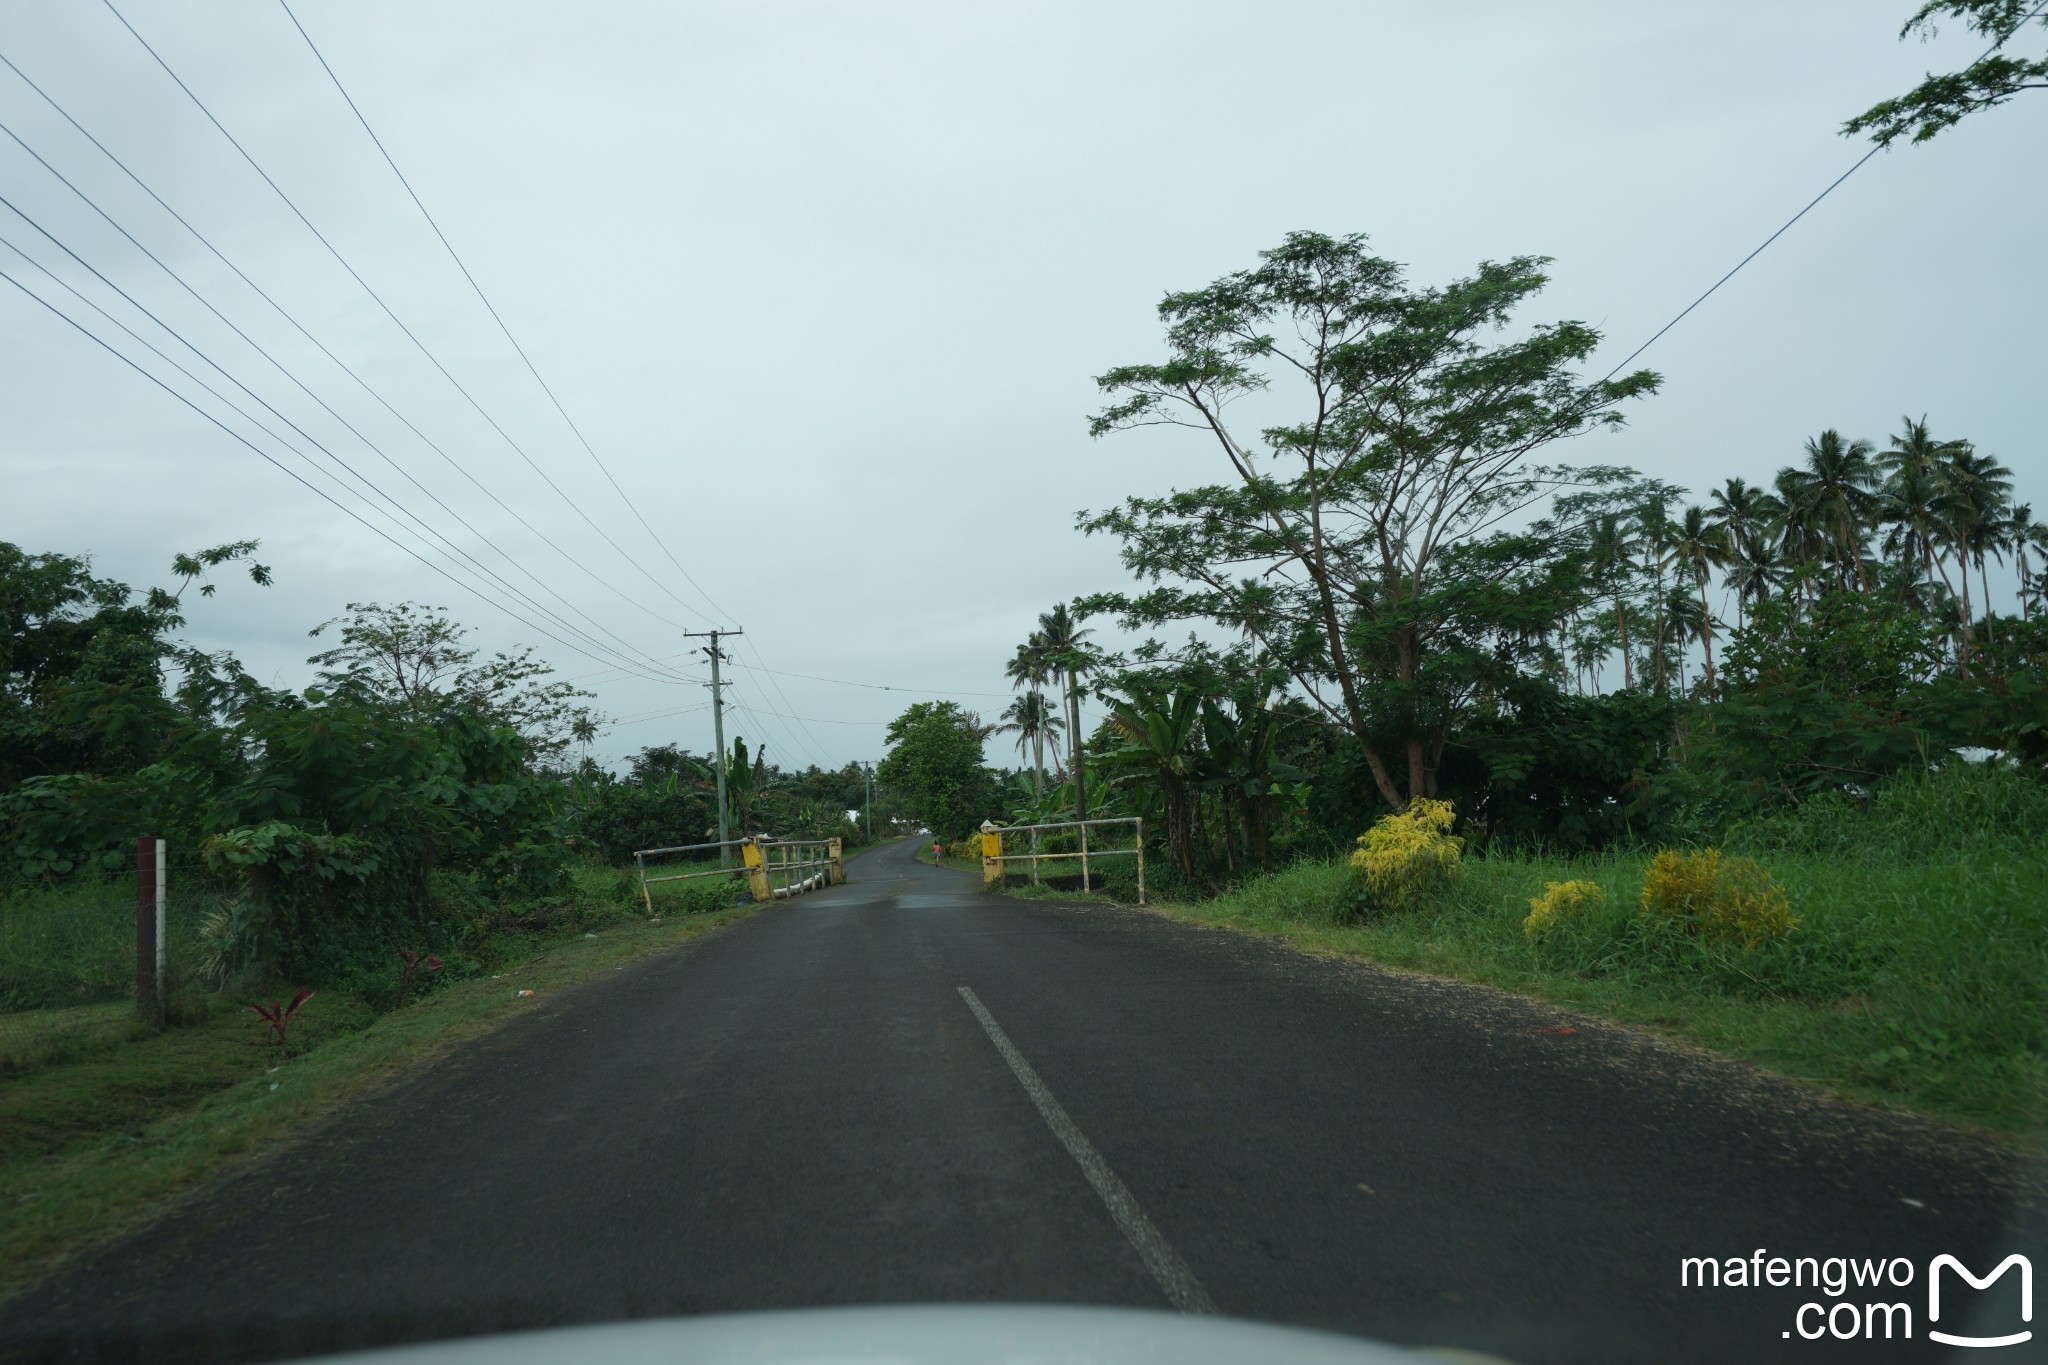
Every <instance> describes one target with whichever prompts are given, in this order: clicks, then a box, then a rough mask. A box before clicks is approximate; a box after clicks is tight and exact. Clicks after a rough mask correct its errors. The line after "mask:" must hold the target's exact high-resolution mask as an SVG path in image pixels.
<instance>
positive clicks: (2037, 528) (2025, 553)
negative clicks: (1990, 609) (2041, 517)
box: [2004, 502, 2048, 621]
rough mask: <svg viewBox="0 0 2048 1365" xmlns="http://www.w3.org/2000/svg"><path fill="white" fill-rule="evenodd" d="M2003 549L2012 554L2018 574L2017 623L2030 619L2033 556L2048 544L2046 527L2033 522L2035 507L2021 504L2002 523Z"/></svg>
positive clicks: (2026, 503) (2024, 503) (2047, 529)
mask: <svg viewBox="0 0 2048 1365" xmlns="http://www.w3.org/2000/svg"><path fill="white" fill-rule="evenodd" d="M2004 536H2005V545H2006V548H2007V549H2009V550H2011V551H2012V559H2013V566H2014V567H2015V568H2017V569H2018V570H2019V571H2020V619H2021V620H2023V621H2025V620H2030V619H2032V610H2031V607H2030V599H2031V597H2032V595H2033V587H2034V572H2033V570H2034V556H2035V555H2036V554H2038V553H2039V552H2040V548H2041V546H2042V545H2043V544H2048V526H2043V525H2042V524H2041V523H2039V522H2037V521H2035V520H2034V505H2033V504H2032V503H2030V502H2023V503H2020V504H2019V505H2018V506H2016V507H2014V508H2013V509H2012V511H2011V513H2010V514H2008V515H2007V517H2006V519H2005V530H2004Z"/></svg>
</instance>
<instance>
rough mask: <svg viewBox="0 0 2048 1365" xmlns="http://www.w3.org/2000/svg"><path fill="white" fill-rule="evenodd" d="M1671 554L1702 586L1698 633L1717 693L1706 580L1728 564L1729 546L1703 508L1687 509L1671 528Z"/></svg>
mask: <svg viewBox="0 0 2048 1365" xmlns="http://www.w3.org/2000/svg"><path fill="white" fill-rule="evenodd" d="M1671 553H1672V555H1673V557H1674V558H1675V559H1676V560H1677V561H1678V563H1679V564H1681V565H1683V566H1684V567H1685V568H1686V569H1687V570H1689V571H1690V572H1691V574H1692V576H1693V581H1694V582H1695V584H1697V586H1698V587H1699V592H1700V612H1699V621H1698V634H1699V639H1700V642H1701V643H1702V644H1704V645H1705V646H1706V649H1707V693H1708V695H1709V696H1711V695H1713V692H1714V614H1713V611H1712V610H1711V609H1710V608H1709V607H1708V606H1707V579H1708V578H1709V577H1710V576H1711V575H1712V573H1713V571H1714V570H1715V569H1717V568H1720V567H1721V566H1723V565H1725V564H1726V563H1728V543H1727V541H1726V539H1725V538H1724V537H1723V536H1722V535H1721V532H1720V530H1719V529H1718V528H1717V527H1715V526H1714V525H1713V524H1712V523H1711V522H1709V521H1708V520H1707V512H1706V509H1705V508H1703V507H1688V508H1686V509H1685V514H1684V515H1683V516H1682V517H1680V518H1679V519H1678V521H1677V523H1676V524H1675V525H1674V526H1673V528H1672V533H1671Z"/></svg>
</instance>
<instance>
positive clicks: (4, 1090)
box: [0, 883, 751, 1298]
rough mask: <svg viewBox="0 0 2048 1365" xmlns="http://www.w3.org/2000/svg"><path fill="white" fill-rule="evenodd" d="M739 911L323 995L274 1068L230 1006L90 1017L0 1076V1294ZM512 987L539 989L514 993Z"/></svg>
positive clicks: (630, 926) (541, 944) (558, 940)
mask: <svg viewBox="0 0 2048 1365" xmlns="http://www.w3.org/2000/svg"><path fill="white" fill-rule="evenodd" d="M683 885H690V884H689V883H684V884H683ZM662 899H663V898H659V897H658V898H657V908H662ZM748 913H751V910H750V908H746V907H740V908H732V909H724V910H717V911H712V912H710V913H696V914H690V915H687V916H664V917H663V918H662V919H661V920H659V921H658V922H650V921H648V920H647V919H645V918H644V917H634V918H632V919H631V920H628V921H626V922H623V923H613V924H610V925H608V926H607V927H605V928H602V929H601V930H599V931H597V932H596V933H595V935H594V936H586V935H587V933H588V931H587V930H584V929H583V928H582V926H580V925H579V926H578V928H577V929H576V930H571V931H569V932H566V933H563V934H560V935H554V936H547V937H538V938H536V939H534V940H532V941H531V942H530V943H528V944H527V945H526V947H528V948H530V949H531V950H532V954H533V955H531V956H528V957H525V958H524V960H512V955H510V954H508V956H507V960H506V961H504V962H503V963H502V964H501V970H500V971H499V973H498V974H496V975H494V976H479V977H477V978H475V979H471V980H465V981H458V982H453V983H450V984H448V985H446V986H444V987H442V988H441V989H438V990H435V991H433V992H432V993H430V994H428V995H427V996H426V997H425V998H423V999H421V1000H419V1001H417V1002H416V1003H414V1004H412V1005H409V1006H407V1007H405V1008H402V1009H398V1010H393V1011H391V1012H388V1013H385V1014H381V1015H378V1014H374V1013H373V1012H372V1011H371V1010H370V1008H369V1006H368V1005H366V1004H365V1003H363V1002H362V1001H361V1000H359V999H356V998H353V997H351V996H348V995H346V994H342V993H340V992H322V993H320V994H319V995H316V996H315V997H314V999H313V1000H312V1001H310V1002H309V1003H308V1004H307V1006H306V1007H305V1009H304V1010H303V1011H302V1012H301V1014H300V1016H299V1019H298V1021H297V1022H296V1023H295V1024H294V1026H293V1029H292V1043H293V1053H294V1055H292V1056H291V1057H290V1058H289V1060H286V1061H284V1062H283V1063H282V1064H280V1063H279V1060H278V1056H277V1053H276V1051H275V1050H274V1049H273V1048H271V1047H269V1046H267V1045H266V1044H265V1041H264V1028H263V1026H262V1025H261V1024H260V1022H259V1021H257V1020H256V1018H255V1017H254V1016H253V1015H251V1014H248V1013H246V1012H244V1011H243V1010H241V1009H240V1007H239V1005H238V1004H237V1003H236V1002H233V1001H221V1002H219V1003H218V1006H217V1007H216V1008H215V1009H214V1010H213V1011H212V1012H211V1014H210V1015H208V1016H207V1017H203V1018H200V1019H198V1020H197V1021H195V1022H192V1023H189V1024H186V1025H184V1026H181V1027H175V1028H170V1029H166V1030H164V1031H162V1032H160V1033H154V1034H141V1033H139V1032H138V1030H137V1029H136V1028H135V1027H134V1026H133V1025H129V1024H126V1023H124V1022H117V1021H116V1020H114V1019H113V1018H111V1017H110V1018H108V1019H100V1018H98V1017H97V1016H95V1018H94V1019H93V1020H91V1021H89V1022H90V1023H91V1025H92V1027H94V1028H97V1029H98V1030H99V1031H100V1034H99V1035H91V1036H88V1037H87V1040H86V1041H85V1042H84V1043H74V1045H73V1046H72V1047H71V1048H70V1050H69V1051H68V1052H67V1053H65V1054H64V1055H61V1056H56V1057H53V1058H51V1059H48V1060H46V1061H44V1062H43V1063H42V1064H39V1065H33V1066H28V1067H25V1068H24V1069H20V1070H18V1071H17V1072H16V1074H11V1075H9V1076H8V1077H7V1079H6V1082H5V1085H4V1086H0V1192H4V1193H0V1200H4V1201H5V1202H4V1203H0V1298H5V1297H6V1296H8V1295H11V1294H13V1293H16V1292H18V1291H19V1290H21V1289H22V1288H24V1287H26V1286H27V1285H29V1284H31V1283H33V1282H34V1281H35V1280H37V1279H39V1278H41V1277H42V1276H43V1275H45V1274H47V1273H48V1272H49V1271H50V1270H51V1269H53V1268H55V1267H56V1266H57V1265H58V1264H59V1263H60V1262H61V1261H62V1260H63V1259H65V1258H66V1257H67V1256H71V1255H74V1254H76V1253H77V1252H79V1251H81V1250H83V1249H85V1248H87V1247H90V1246H92V1245H95V1244H97V1243H100V1242H103V1241H105V1240H106V1239H108V1238H110V1237H113V1236H117V1235H119V1234H121V1233H123V1232H126V1231H129V1230H131V1229H133V1228H136V1227H139V1226H142V1225H143V1224H145V1223H147V1222H149V1221H150V1220H152V1219H154V1218H155V1217H157V1216H159V1215H160V1214H161V1213H162V1212H163V1211H164V1210H165V1209H166V1208H167V1207H168V1206H169V1204H170V1203H171V1202H172V1201H174V1200H175V1199H176V1198H177V1197H179V1196H180V1195H182V1194H184V1193H186V1192H188V1191H191V1190H193V1189H195V1188H196V1187H198V1186H199V1185H201V1184H203V1183H205V1182H207V1181H209V1180H211V1179H214V1178H216V1177H218V1176H220V1175H221V1174H223V1173H224V1172H225V1171H227V1170H228V1169H230V1168H231V1167H232V1166H233V1165H234V1164H235V1163H237V1162H238V1161H240V1160H244V1159H247V1158H250V1157H253V1156H255V1155H258V1154H262V1153H267V1152H269V1151H272V1150H274V1149H275V1148H276V1147H277V1145H278V1143H279V1142H280V1141H281V1140H283V1139H284V1138H286V1137H287V1136H289V1135H290V1134H291V1133H293V1132H294V1130H297V1129H299V1128H301V1127H302V1126H303V1125H305V1124H307V1123H308V1122H309V1121H312V1120H315V1119H318V1118H320V1117H322V1116H323V1115H326V1114H328V1113H329V1112H331V1111H332V1110H334V1109H335V1108H336V1107H337V1106H338V1105H340V1104H341V1103H343V1102H344V1101H347V1100H350V1099H353V1098H356V1097H359V1096H361V1095H363V1094H364V1093H365V1092H367V1091H369V1090H371V1089H373V1088H374V1087H376V1086H378V1085H380V1084H383V1083H385V1082H387V1081H390V1080H394V1079H397V1078H400V1077H402V1076H404V1075H406V1074H409V1073H411V1072H414V1071H417V1070H418V1069H419V1068H420V1067H421V1066H423V1065H424V1064H426V1063H427V1062H428V1061H430V1060H431V1059H432V1058H434V1057H435V1056H437V1055H439V1054H440V1053H442V1052H443V1051H445V1050H447V1049H448V1048H450V1047H453V1046H455V1045H456V1044H458V1043H461V1042H463V1041H465V1040H467V1039H470V1038H473V1037H476V1036H477V1035H479V1034H481V1033H483V1032H485V1031H487V1030H489V1029H491V1028H492V1027H494V1026H496V1025H498V1024H500V1023H502V1022H504V1021H505V1020H506V1019H508V1018H510V1017H512V1016H514V1015H515V1014H517V1013H518V1012H520V1011H521V1010H524V1009H530V1008H532V1007H533V1005H534V1004H535V1003H536V1000H542V999H545V998H546V997H548V996H549V995H550V994H552V993H554V992H557V991H559V990H561V989H563V988H565V987H568V986H572V985H574V984H576V983H577V982H580V981H583V980H585V979H586V978H588V977H590V976H592V975H594V974H595V973H597V972H599V971H602V970H603V969H605V968H607V967H610V966H614V965H617V964H619V963H621V962H623V961H625V960H627V959H630V958H635V957H639V956H642V955H644V954H647V953H651V952H656V951H659V950H661V949H663V948H667V947H670V946H672V945H674V944H676V943H679V942H681V941H683V940H685V939H689V938H693V937H695V936H697V935H699V934H702V933H704V932H706V931H707V930H710V929H713V928H715V927H717V926H718V925H721V924H724V923H726V922H727V921H729V920H732V919H734V918H736V917H740V916H744V915H746V914H748ZM522 989H526V990H532V991H534V992H535V993H536V994H535V996H534V997H531V998H523V997H520V996H519V995H518V994H517V992H518V991H519V990H522ZM125 1009H126V1007H116V1011H115V1012H116V1014H123V1015H124V1014H125ZM98 1013H101V1014H104V1013H106V1011H105V1010H104V1009H102V1010H100V1011H99V1012H98ZM75 1036H76V1035H74V1037H75ZM272 1067H275V1068H276V1069H275V1070H274V1071H273V1070H271V1068H272Z"/></svg>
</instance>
